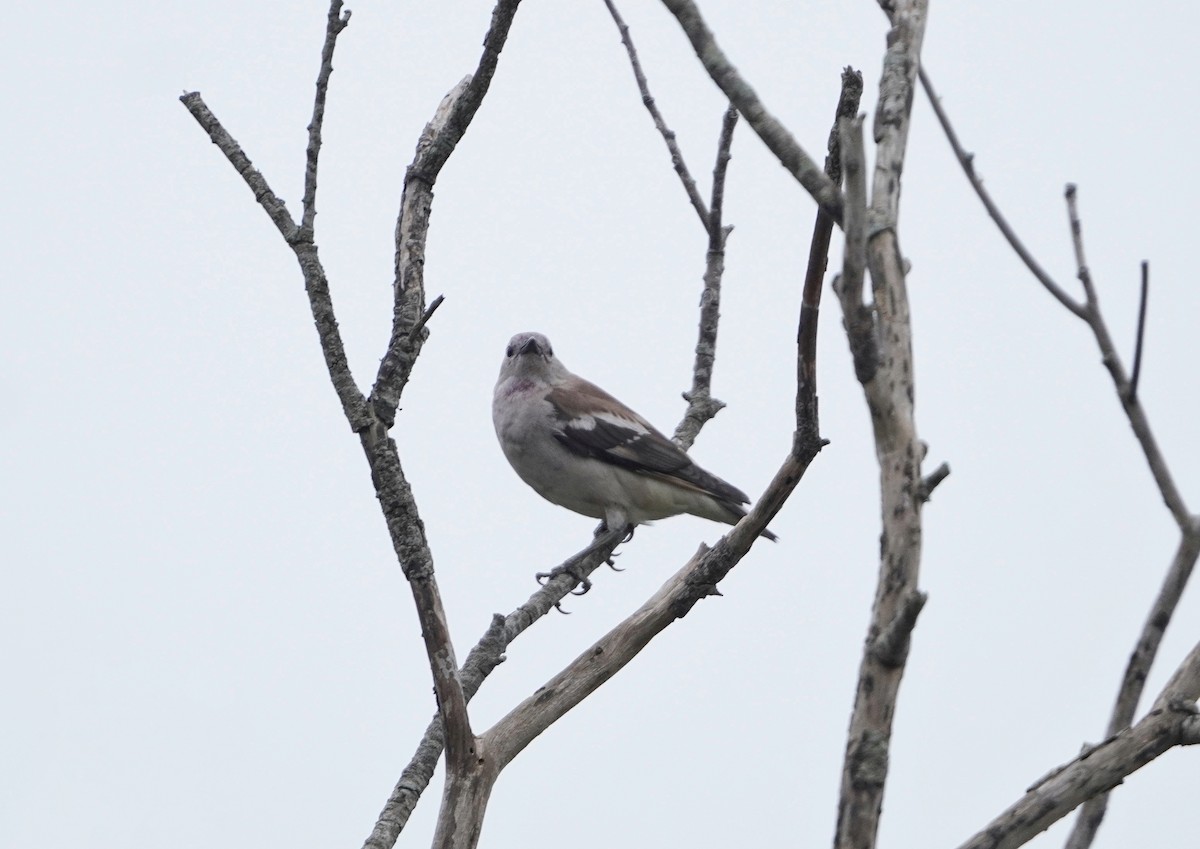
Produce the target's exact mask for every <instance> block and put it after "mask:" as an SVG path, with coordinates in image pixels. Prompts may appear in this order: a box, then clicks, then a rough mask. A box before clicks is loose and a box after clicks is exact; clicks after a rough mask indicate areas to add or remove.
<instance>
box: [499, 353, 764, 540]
mask: <svg viewBox="0 0 1200 849" xmlns="http://www.w3.org/2000/svg"><path fill="white" fill-rule="evenodd" d="M492 421H493V423H494V424H495V426H496V436H497V437H498V438H499V440H500V447H501V448H502V449H503V450H504V456H505V457H507V458H508V462H509V463H511V464H512V467H513V469H514V470H515V471H516V473H517V474H518V475H520V477H521V480H523V481H525V483H527V484H529V485H530V486H531V487H533V488H534V490H535V491H536V492H537V493H538V495H540V496H542V497H543V498H545V499H546V500H547V501H550V502H553V503H554V504H558V505H559V506H561V507H566V508H567V509H568V510H574V511H575V512H576V513H582V514H583V515H584V516H591V517H593V518H596V519H603V520H604V524H605V525H606V526H607V527H609V528H623V527H626V526H631V525H638V524H641V523H642V522H649V521H653V520H654V519H665V518H666V517H667V516H678V515H679V514H680V513H691V514H692V515H693V516H701V517H703V518H705V519H712V520H713V521H715V522H725V523H726V524H729V525H733V524H736V523H737V521H738V520H739V519H741V518H742V517H743V516H745V515H746V510H745V508H743V507H742V505H743V504H747V503H749V500H750V499H749V498H747V497H746V493H744V492H742V491H741V490H740V489H738V488H737V487H735V486H732V485H730V484H728V483H726V482H725V481H723V480H721V479H720V478H719V477H717V476H716V475H713V474H710V473H709V472H706V471H705V470H704V469H702V468H700V467H699V466H697V465H696V464H695V463H693V462H692V459H691V458H690V457H689V456H688V455H687V454H685V453H684V452H683V451H681V450H680V449H679V447H678V446H677V445H675V443H673V442H671V440H669V439H667V438H666V437H665V436H663V435H662V434H661V433H659V432H658V431H657V430H655V428H654V427H653V426H652V425H651V424H650V423H649V422H647V421H646V420H645V419H643V418H642V417H641V416H639V415H638V414H637V413H635V412H634V411H633V410H631V409H629V408H628V407H626V406H625V405H624V404H622V403H621V402H620V401H618V400H617V399H616V398H614V397H613V396H611V395H609V394H608V393H607V392H605V391H604V390H603V389H601V388H600V387H599V386H596V385H595V384H593V383H589V382H588V381H586V380H584V379H583V378H581V377H577V376H576V375H574V374H571V372H569V371H567V368H566V366H564V365H563V364H562V363H561V362H559V361H558V359H557V358H556V357H555V356H554V351H553V349H551V347H550V340H549V339H547V338H546V337H545V336H543V335H542V334H541V333H518V334H517V335H516V336H514V337H513V338H512V339H511V340H510V341H509V343H508V348H507V349H506V350H505V352H504V362H503V363H502V364H501V366H500V379H499V380H498V381H497V382H496V391H495V395H494V396H493V398H492ZM762 535H763V536H764V537H766V538H767V539H772V540H773V539H775V535H774V534H773V533H771V532H770V531H767V530H764V531H763V532H762Z"/></svg>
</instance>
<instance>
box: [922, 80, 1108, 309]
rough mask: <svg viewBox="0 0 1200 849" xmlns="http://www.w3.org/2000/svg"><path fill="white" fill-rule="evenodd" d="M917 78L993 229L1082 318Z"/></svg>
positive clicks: (1075, 303)
mask: <svg viewBox="0 0 1200 849" xmlns="http://www.w3.org/2000/svg"><path fill="white" fill-rule="evenodd" d="M919 76H920V79H921V87H922V88H923V89H924V90H925V95H926V97H928V98H929V105H930V106H932V107H933V114H934V115H936V116H937V120H938V123H939V124H940V125H941V127H942V132H943V133H945V134H946V141H948V142H950V148H951V150H953V151H954V158H955V159H957V160H958V164H959V165H960V166H962V169H963V173H964V174H966V175H967V182H969V183H970V184H971V188H972V189H974V190H975V194H976V195H977V196H978V197H979V201H980V203H982V204H983V208H984V209H986V210H987V214H988V215H989V216H990V217H991V219H992V221H994V222H996V227H997V228H998V229H999V230H1000V235H1002V236H1003V237H1004V239H1005V241H1007V242H1008V244H1009V246H1010V247H1011V248H1012V249H1013V251H1014V252H1015V253H1016V254H1017V256H1018V257H1020V258H1021V262H1023V263H1025V267H1026V268H1028V269H1029V273H1030V274H1032V275H1033V276H1034V278H1035V279H1036V280H1037V281H1038V282H1039V283H1041V284H1042V286H1043V287H1044V288H1045V289H1046V291H1047V292H1049V293H1050V294H1051V295H1053V296H1054V299H1055V300H1057V301H1058V302H1059V303H1060V304H1062V305H1063V306H1064V307H1066V308H1067V309H1068V310H1069V311H1070V312H1071V313H1072V314H1073V315H1076V316H1078V317H1079V318H1083V317H1084V313H1083V305H1082V304H1080V303H1079V302H1078V301H1076V300H1075V299H1074V298H1072V297H1071V296H1070V295H1068V294H1067V293H1066V291H1064V290H1063V288H1062V287H1061V286H1059V285H1058V284H1057V283H1055V282H1054V278H1052V277H1051V276H1050V275H1049V274H1048V273H1046V270H1045V269H1044V268H1042V266H1041V264H1040V263H1039V262H1038V261H1037V260H1036V259H1035V258H1034V256H1033V254H1031V253H1030V252H1029V249H1028V248H1026V247H1025V243H1024V242H1022V241H1021V239H1020V237H1019V236H1017V233H1016V231H1015V230H1013V228H1012V226H1011V225H1010V224H1009V223H1008V219H1007V218H1005V217H1004V213H1002V212H1001V211H1000V207H998V206H996V202H995V201H993V200H992V196H991V194H989V193H988V191H987V189H985V188H984V186H983V179H982V178H981V177H980V176H979V175H978V174H976V173H975V155H974V154H971V153H967V151H966V150H964V149H963V146H962V144H961V143H960V142H959V140H958V134H957V133H955V132H954V127H953V126H951V124H950V118H949V116H948V115H947V114H946V110H945V109H943V108H942V99H941V98H940V97H938V95H937V92H936V91H934V90H933V83H932V82H931V81H930V79H929V75H928V74H926V73H925V69H924V68H921V69H920V71H919Z"/></svg>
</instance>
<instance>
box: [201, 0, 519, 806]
mask: <svg viewBox="0 0 1200 849" xmlns="http://www.w3.org/2000/svg"><path fill="white" fill-rule="evenodd" d="M516 7H517V0H500V2H499V3H497V5H496V7H495V9H494V11H493V14H492V23H491V28H490V29H489V31H488V35H487V37H486V38H485V42H484V55H483V58H482V59H481V60H480V63H479V68H478V70H477V72H476V74H475V75H474V77H473V78H470V79H469V80H467V81H464V83H462V84H460V86H459V87H458V88H456V89H455V90H454V91H453V92H451V94H450V95H448V96H447V98H446V99H445V100H444V101H443V103H442V106H441V107H440V108H439V110H438V112H437V113H436V114H435V116H434V119H433V120H432V121H431V122H430V124H429V125H428V126H427V127H426V128H425V132H424V133H423V134H422V136H421V139H420V142H419V143H418V146H417V154H416V157H415V159H414V160H413V164H412V165H411V166H410V167H409V170H408V174H407V175H406V178H405V189H404V195H403V198H402V201H401V213H400V217H399V220H398V222H397V227H396V233H397V250H396V286H395V292H396V298H395V308H394V314H393V328H392V338H391V341H390V342H389V345H388V350H387V353H386V355H385V356H384V357H383V361H382V363H381V366H380V373H379V377H378V379H377V380H376V385H375V389H374V390H373V391H372V394H371V396H370V399H366V398H364V397H363V395H362V393H361V392H360V390H359V389H358V387H357V385H356V384H355V382H354V380H353V377H352V376H351V373H350V369H349V366H348V364H347V362H346V355H345V349H344V346H343V344H342V340H341V335H340V333H339V331H338V327H337V321H336V319H335V317H334V311H333V303H332V299H331V296H330V293H329V286H328V281H327V280H326V277H325V272H324V269H323V267H322V265H321V262H320V258H319V256H318V251H317V246H316V243H315V241H314V232H313V231H314V222H315V217H316V191H317V167H318V158H319V152H320V148H321V130H322V122H323V117H324V111H325V100H326V96H327V93H328V86H329V79H330V75H331V74H332V70H333V53H334V48H335V46H336V41H337V37H338V35H339V34H340V33H341V32H342V31H343V30H344V29H345V27H346V25H347V23H348V22H349V13H348V12H347V13H346V14H344V15H343V14H342V2H341V0H332V2H331V3H330V8H329V14H328V22H327V26H326V35H325V41H324V44H323V47H322V51H321V66H320V71H319V72H318V76H317V86H316V96H315V100H314V106H313V118H312V120H311V122H310V123H309V127H308V134H309V135H308V146H307V151H306V154H307V155H306V164H305V180H304V198H303V213H302V219H301V224H300V226H296V224H295V223H294V221H293V219H292V217H291V215H290V213H289V212H288V210H287V207H286V205H285V204H284V203H283V202H282V201H281V200H279V199H278V198H277V197H276V196H275V195H274V193H273V192H272V191H271V190H270V187H269V186H268V185H267V182H266V179H265V178H264V177H263V176H262V175H261V174H260V173H259V172H258V171H257V170H256V169H254V168H253V166H252V165H251V163H250V160H249V158H248V157H247V156H246V155H245V153H244V152H243V151H242V150H241V148H240V147H239V146H238V145H237V143H236V142H235V141H234V140H233V138H232V137H231V136H230V135H229V133H228V132H226V131H225V129H224V128H223V127H222V126H221V124H220V122H219V121H218V120H217V119H216V117H215V116H214V115H213V114H212V112H211V111H210V110H209V109H208V108H207V106H206V105H205V104H204V102H203V100H202V99H201V97H200V95H199V93H198V92H192V93H189V94H185V95H184V96H183V98H181V99H182V101H183V103H184V105H185V106H186V107H187V109H188V110H189V111H190V112H191V114H192V115H193V116H194V117H195V118H196V120H197V121H198V122H199V123H200V125H201V127H203V128H204V129H205V131H206V132H207V133H208V135H209V138H210V139H212V141H213V142H214V143H215V144H216V145H217V146H218V147H219V148H220V150H221V151H222V153H224V154H225V156H226V158H227V159H228V160H229V162H230V163H231V164H232V165H233V166H234V168H235V169H236V170H237V171H238V173H239V174H241V175H242V178H243V179H244V180H245V181H246V183H247V185H249V186H250V188H251V189H252V191H253V192H254V195H255V198H256V200H258V202H259V204H260V205H261V206H262V207H263V209H264V210H265V211H266V212H267V214H268V216H270V218H271V220H272V221H273V222H274V223H275V225H276V227H277V228H278V229H279V231H280V233H281V234H282V235H283V237H284V239H285V240H286V241H287V243H288V245H289V246H290V247H291V248H292V250H293V252H294V253H295V254H296V258H297V260H298V262H299V264H300V267H301V270H302V272H303V275H304V281H305V288H306V291H307V292H308V297H309V304H310V307H311V309H312V313H313V318H314V320H315V322H316V325H317V333H318V337H319V339H320V343H321V349H322V351H323V353H324V355H325V361H326V366H327V369H328V371H329V375H330V379H331V381H332V383H333V385H334V388H335V390H336V391H337V393H338V397H339V399H340V400H341V402H342V408H343V411H344V413H345V415H346V418H347V421H348V422H349V423H350V426H351V428H352V429H353V430H354V431H355V432H356V433H358V434H359V437H360V441H361V443H362V447H363V452H364V454H365V455H366V457H367V461H368V464H369V466H370V470H371V479H372V482H373V483H374V485H375V491H376V494H377V496H378V498H379V502H380V506H381V508H382V510H383V514H384V518H385V520H386V522H387V527H388V532H389V534H390V536H391V539H392V546H393V549H394V550H395V552H396V555H397V558H398V560H399V562H400V565H401V568H402V569H403V571H404V575H405V578H406V579H407V580H408V583H409V586H410V588H411V590H412V593H413V599H414V602H415V605H416V608H417V613H418V617H419V619H420V622H421V631H422V636H423V638H424V641H425V647H426V653H427V655H428V658H429V663H430V669H431V671H432V674H433V680H434V689H435V691H436V693H437V699H438V710H439V713H440V720H441V723H442V727H443V728H444V729H445V737H446V750H447V764H448V767H449V770H448V771H449V772H450V773H454V774H462V773H465V771H466V768H465V764H468V763H469V762H470V761H471V759H472V757H473V752H474V740H475V737H474V734H473V732H472V731H471V727H470V721H469V718H468V714H467V710H466V697H465V695H464V692H463V687H462V684H461V682H460V679H459V675H458V664H457V662H456V660H455V657H454V649H453V645H452V643H451V641H450V635H449V627H448V625H447V622H446V615H445V610H444V608H443V605H442V601H441V595H440V592H439V590H438V587H437V582H436V580H435V578H434V570H433V557H432V554H431V552H430V549H429V545H428V541H427V540H426V537H425V531H424V525H423V523H422V522H421V519H420V515H419V513H418V511H417V505H416V500H415V499H414V497H413V494H412V489H411V487H410V486H409V484H408V481H407V480H406V479H405V476H404V472H403V470H402V468H401V465H400V457H399V452H398V451H397V448H396V444H395V442H394V441H393V440H392V439H391V438H390V436H389V435H388V429H389V428H390V426H391V424H392V422H393V419H394V416H395V411H396V408H397V405H398V403H399V398H400V393H401V392H402V391H403V388H404V385H405V383H406V382H407V380H408V377H409V375H410V374H411V371H412V368H413V365H414V364H415V362H416V358H417V355H418V354H419V353H420V349H421V343H422V341H423V339H424V335H425V334H424V331H423V325H424V322H426V321H428V319H429V316H430V315H431V314H432V309H427V308H426V306H425V292H424V286H423V278H422V271H423V262H424V245H425V238H426V234H427V230H428V221H429V208H430V203H431V202H432V187H433V183H434V181H435V179H436V177H437V174H438V172H439V171H440V169H441V167H442V165H444V164H445V162H446V159H447V158H448V157H449V155H450V153H451V152H453V150H454V147H455V145H456V144H457V143H458V141H459V139H461V137H462V135H463V133H464V132H465V131H466V128H467V126H468V125H469V124H470V121H471V118H472V117H473V116H474V114H475V112H476V110H477V109H478V108H479V104H480V102H481V101H482V99H483V96H484V95H485V94H486V92H487V88H488V85H489V83H490V81H491V77H492V75H493V73H494V72H495V68H496V63H497V61H498V58H499V53H500V50H501V49H502V48H503V45H504V40H505V38H506V36H507V33H508V29H509V27H510V26H511V24H512V19H513V15H514V14H515V12H516ZM445 820H446V817H443V821H442V822H444V821H445ZM442 822H440V823H439V828H441V827H442Z"/></svg>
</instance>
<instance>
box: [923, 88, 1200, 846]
mask: <svg viewBox="0 0 1200 849" xmlns="http://www.w3.org/2000/svg"><path fill="white" fill-rule="evenodd" d="M921 84H922V86H923V87H924V89H925V93H926V94H927V95H928V97H929V100H930V103H931V104H932V106H933V109H934V113H935V114H936V115H937V118H938V122H939V123H940V124H941V127H942V130H943V132H944V133H945V135H946V138H947V140H948V141H949V142H950V147H951V149H952V150H953V151H954V155H955V157H956V158H957V160H958V162H959V164H960V165H961V166H962V169H963V173H964V174H966V176H967V180H968V181H969V182H970V184H971V187H972V188H973V189H974V190H975V193H976V194H977V195H978V196H979V199H980V201H981V202H982V203H983V205H984V207H985V208H986V209H987V211H988V214H989V215H990V216H991V217H992V220H993V221H995V222H996V224H997V226H998V227H999V229H1000V232H1001V234H1002V235H1003V236H1004V238H1005V239H1006V240H1007V241H1008V243H1009V244H1010V245H1011V246H1012V248H1013V249H1014V250H1015V251H1016V253H1017V255H1018V256H1019V257H1020V258H1021V260H1022V261H1023V262H1024V263H1025V265H1026V267H1028V268H1029V270H1030V272H1031V273H1032V274H1033V276H1034V277H1035V278H1036V279H1037V280H1038V282H1039V283H1041V284H1042V286H1043V287H1044V288H1045V289H1046V290H1047V291H1048V292H1050V294H1051V295H1053V296H1054V298H1055V300H1057V301H1058V302H1059V303H1060V304H1062V305H1063V306H1064V307H1065V308H1066V309H1067V310H1068V311H1069V312H1070V313H1071V314H1072V315H1074V316H1076V317H1078V318H1080V319H1082V320H1083V321H1084V322H1085V323H1086V324H1087V325H1088V327H1089V328H1090V329H1091V331H1092V335H1093V336H1094V338H1095V340H1096V344H1097V346H1098V347H1099V348H1100V354H1101V359H1102V362H1103V363H1104V366H1105V368H1106V369H1107V370H1108V373H1109V376H1110V377H1111V379H1112V382H1113V387H1114V389H1116V393H1117V398H1118V399H1119V400H1120V402H1121V406H1122V408H1123V409H1124V411H1125V415H1126V417H1127V418H1128V420H1129V424H1130V426H1131V427H1132V429H1133V432H1134V436H1135V437H1136V439H1137V441H1138V444H1139V445H1140V446H1141V449H1142V453H1143V455H1144V456H1145V458H1146V463H1147V465H1148V466H1149V467H1150V473H1151V475H1153V477H1154V481H1155V484H1156V486H1157V488H1158V491H1159V495H1160V496H1161V497H1162V500H1163V503H1164V504H1166V506H1167V510H1168V511H1170V513H1171V516H1172V518H1174V519H1175V522H1176V524H1177V526H1178V527H1179V531H1180V540H1179V544H1178V547H1177V549H1176V552H1175V556H1174V557H1173V558H1172V560H1171V564H1170V566H1169V567H1168V569H1167V573H1166V575H1165V576H1164V578H1163V582H1162V585H1161V587H1160V589H1159V592H1158V595H1157V596H1156V597H1155V599H1154V602H1153V604H1152V605H1151V608H1150V610H1149V612H1148V614H1147V616H1146V620H1145V623H1144V624H1143V626H1142V631H1141V633H1140V634H1139V636H1138V639H1137V642H1136V644H1135V646H1134V650H1133V652H1132V654H1131V655H1130V657H1129V661H1128V663H1127V664H1126V667H1125V672H1124V674H1123V676H1122V679H1121V684H1120V686H1119V688H1118V690H1117V697H1116V701H1115V703H1114V705H1113V711H1112V714H1111V715H1110V717H1109V722H1108V727H1107V730H1106V733H1107V734H1108V736H1109V737H1110V738H1112V737H1113V735H1117V734H1119V733H1120V732H1122V731H1123V730H1124V729H1128V728H1129V727H1130V725H1131V723H1132V722H1133V719H1134V716H1135V715H1136V712H1137V705H1138V703H1139V702H1140V701H1141V696H1142V691H1143V689H1144V688H1145V683H1146V679H1147V677H1148V676H1149V674H1150V669H1151V667H1152V666H1153V663H1154V659H1155V657H1156V656H1157V654H1158V649H1159V646H1160V645H1161V643H1162V639H1163V636H1164V635H1165V633H1166V629H1167V626H1168V625H1169V624H1170V621H1171V618H1172V617H1173V615H1174V613H1175V609H1176V607H1177V606H1178V604H1179V600H1180V598H1181V597H1182V595H1183V590H1184V588H1185V587H1186V586H1187V582H1188V580H1189V578H1190V577H1191V574H1192V572H1193V570H1194V568H1195V565H1196V560H1197V558H1198V557H1200V516H1196V515H1193V514H1192V513H1191V512H1190V511H1189V509H1188V507H1187V504H1186V503H1185V501H1184V499H1183V496H1182V494H1181V493H1180V492H1179V489H1178V487H1177V486H1176V484H1175V481H1174V478H1173V476H1172V475H1171V472H1170V468H1169V465H1168V463H1167V461H1166V458H1165V456H1164V455H1163V453H1162V451H1161V449H1160V448H1159V445H1158V441H1157V439H1156V438H1155V436H1154V433H1153V431H1152V430H1151V428H1150V422H1149V418H1148V417H1147V415H1146V411H1145V409H1144V408H1143V407H1142V404H1141V401H1140V399H1139V398H1138V394H1137V387H1136V382H1135V381H1134V380H1133V379H1132V378H1130V377H1127V376H1126V374H1125V369H1124V366H1123V365H1122V363H1121V358H1120V355H1119V354H1118V353H1117V349H1116V346H1115V345H1114V344H1113V341H1112V336H1111V334H1110V333H1109V330H1108V325H1107V323H1106V322H1105V320H1104V317H1103V315H1102V314H1101V312H1100V304H1099V299H1098V297H1097V295H1096V291H1095V287H1094V286H1093V284H1092V278H1091V272H1090V270H1089V269H1088V266H1087V261H1086V258H1085V254H1084V249H1083V227H1082V224H1081V222H1080V219H1079V214H1078V207H1077V197H1076V189H1075V187H1074V186H1072V185H1069V186H1067V190H1066V199H1067V210H1068V219H1069V223H1070V229H1071V239H1072V245H1073V247H1074V250H1075V259H1076V270H1077V276H1078V278H1079V281H1080V284H1081V286H1082V288H1083V293H1084V299H1083V301H1082V302H1080V301H1077V300H1076V299H1074V298H1072V297H1071V296H1070V295H1068V294H1067V293H1066V290H1065V289H1064V288H1063V287H1062V286H1060V285H1059V284H1058V283H1057V282H1056V281H1055V280H1054V279H1053V278H1052V277H1051V276H1050V275H1049V274H1048V273H1047V272H1046V271H1045V270H1044V269H1043V268H1042V267H1041V265H1040V264H1039V263H1038V262H1037V261H1036V260H1035V259H1034V258H1033V256H1032V255H1031V254H1030V253H1029V251H1028V250H1027V249H1026V248H1025V246H1024V245H1023V244H1022V242H1021V240H1020V239H1019V238H1018V237H1017V235H1016V233H1015V232H1014V231H1013V229H1012V227H1011V226H1010V225H1009V224H1008V222H1007V220H1006V219H1005V218H1004V216H1003V214H1002V213H1001V212H1000V210H999V209H998V207H997V206H996V204H995V202H994V201H993V200H992V198H991V197H990V195H989V194H988V192H987V191H986V190H985V189H984V186H983V181H982V180H981V179H980V177H979V176H978V175H977V174H976V172H975V169H974V158H973V156H972V155H971V154H969V153H967V152H966V151H965V150H964V149H963V146H962V144H961V143H960V142H959V140H958V136H957V134H956V133H955V132H954V129H953V127H952V126H951V124H950V120H949V118H948V116H947V114H946V111H945V109H944V108H943V107H942V104H941V100H940V99H939V98H938V96H937V94H936V93H935V92H934V89H933V85H932V83H931V82H930V80H929V77H928V75H927V74H926V73H925V72H924V69H922V71H921ZM1145 273H1146V272H1145V270H1143V274H1145ZM1145 286H1146V284H1145V282H1143V297H1142V302H1141V306H1140V308H1139V320H1138V327H1139V329H1138V337H1137V339H1138V341H1137V344H1136V346H1135V354H1134V361H1135V370H1136V371H1137V372H1138V374H1139V375H1140V363H1141V358H1140V353H1139V352H1140V351H1141V347H1142V340H1143V333H1144V311H1145V301H1146V298H1145ZM1143 722H1145V720H1143ZM1139 727H1140V724H1139ZM1143 763H1144V761H1143ZM1139 766H1140V764H1139ZM1134 768H1136V767H1134ZM1130 771H1132V769H1131V770H1130ZM1111 786H1112V785H1110V786H1109V787H1106V788H1103V789H1101V790H1098V791H1096V793H1095V794H1094V797H1093V798H1089V799H1087V801H1086V802H1085V803H1084V804H1083V807H1082V809H1081V810H1080V813H1079V816H1078V818H1077V819H1076V822H1075V825H1074V827H1073V828H1072V831H1071V834H1070V836H1069V837H1068V839H1067V842H1066V849H1087V847H1089V846H1091V844H1092V842H1093V841H1094V839H1095V836H1096V833H1097V831H1098V830H1099V828H1100V825H1101V823H1102V822H1103V819H1104V814H1105V810H1106V807H1107V804H1108V790H1109V789H1111ZM1079 801H1083V800H1082V799H1081V800H1079ZM1079 801H1077V802H1076V803H1075V805H1078V804H1079ZM1072 807H1074V805H1072ZM1068 810H1069V809H1068ZM1064 813H1065V811H1064ZM1034 833H1036V832H1034ZM1006 845H1007V844H1006ZM1012 845H1018V844H1012Z"/></svg>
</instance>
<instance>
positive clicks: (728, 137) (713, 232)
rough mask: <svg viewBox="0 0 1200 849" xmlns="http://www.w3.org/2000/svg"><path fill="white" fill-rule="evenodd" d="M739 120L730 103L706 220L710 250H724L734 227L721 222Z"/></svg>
mask: <svg viewBox="0 0 1200 849" xmlns="http://www.w3.org/2000/svg"><path fill="white" fill-rule="evenodd" d="M737 121H738V111H737V109H735V108H734V107H733V105H732V104H730V106H729V107H728V108H726V110H725V114H724V115H723V116H722V117H721V133H720V135H718V136H717V161H716V163H715V164H714V165H713V181H712V198H711V200H712V212H710V213H709V216H708V220H707V221H705V222H704V226H705V228H706V229H707V230H708V249H709V250H710V251H719V250H724V249H725V240H726V239H727V238H728V236H729V233H728V232H726V230H727V229H732V228H726V227H725V226H724V225H723V224H722V223H721V217H722V216H723V215H724V214H725V174H726V172H728V171H729V160H730V159H732V158H733V157H732V155H731V154H730V150H732V149H733V131H734V128H735V127H737Z"/></svg>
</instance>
